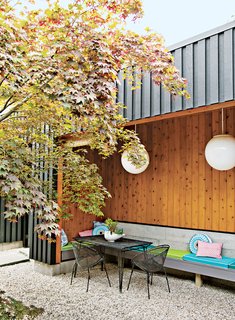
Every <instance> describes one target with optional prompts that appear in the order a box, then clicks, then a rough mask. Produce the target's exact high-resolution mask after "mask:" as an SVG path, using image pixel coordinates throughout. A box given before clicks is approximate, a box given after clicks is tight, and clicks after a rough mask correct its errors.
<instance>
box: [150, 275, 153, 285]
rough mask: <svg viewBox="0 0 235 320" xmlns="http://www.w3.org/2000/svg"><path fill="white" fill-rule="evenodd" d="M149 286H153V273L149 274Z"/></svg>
mask: <svg viewBox="0 0 235 320" xmlns="http://www.w3.org/2000/svg"><path fill="white" fill-rule="evenodd" d="M150 284H151V285H152V284H153V273H151V280H150Z"/></svg>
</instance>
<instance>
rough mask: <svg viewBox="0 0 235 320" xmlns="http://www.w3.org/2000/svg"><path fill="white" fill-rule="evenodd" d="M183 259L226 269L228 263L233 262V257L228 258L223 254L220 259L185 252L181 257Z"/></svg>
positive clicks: (234, 262)
mask: <svg viewBox="0 0 235 320" xmlns="http://www.w3.org/2000/svg"><path fill="white" fill-rule="evenodd" d="M183 260H185V261H191V262H198V263H204V264H208V265H211V266H215V267H219V268H225V269H228V267H229V266H230V265H232V264H235V258H229V257H225V256H223V257H222V259H217V258H209V257H197V256H196V255H195V254H193V253H191V254H186V255H185V256H184V257H183Z"/></svg>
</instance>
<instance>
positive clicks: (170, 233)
mask: <svg viewBox="0 0 235 320" xmlns="http://www.w3.org/2000/svg"><path fill="white" fill-rule="evenodd" d="M119 226H120V227H121V228H123V230H124V233H125V234H126V236H127V237H130V238H134V239H141V240H146V241H152V242H153V244H154V245H159V244H164V243H166V244H169V245H170V246H171V248H175V249H179V250H180V249H181V250H188V248H189V241H190V239H191V238H192V236H194V235H195V234H198V233H201V234H207V235H208V236H209V237H210V238H211V239H212V241H213V242H221V243H223V255H227V256H228V257H235V234H231V233H225V232H214V231H206V230H195V229H193V230H188V229H181V228H170V227H159V226H148V225H144V224H135V223H124V222H122V223H119Z"/></svg>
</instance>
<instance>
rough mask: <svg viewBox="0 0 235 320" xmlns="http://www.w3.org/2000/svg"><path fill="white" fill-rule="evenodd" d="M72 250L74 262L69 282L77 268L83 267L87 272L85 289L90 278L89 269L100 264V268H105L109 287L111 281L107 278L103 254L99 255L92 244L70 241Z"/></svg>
mask: <svg viewBox="0 0 235 320" xmlns="http://www.w3.org/2000/svg"><path fill="white" fill-rule="evenodd" d="M72 245H73V252H74V256H75V263H74V265H73V269H72V275H71V282H70V284H72V282H73V278H75V277H76V273H77V268H78V267H79V268H80V269H85V270H87V272H88V276H87V290H86V292H88V289H89V281H90V278H91V275H90V269H91V268H93V267H95V266H96V265H98V264H99V263H100V264H101V270H103V269H104V270H105V273H106V277H107V279H108V283H109V286H110V287H111V283H110V280H109V276H108V272H107V269H106V266H105V261H104V256H103V255H101V254H100V253H99V252H98V251H97V249H96V248H95V247H94V246H91V245H89V244H84V243H78V242H72Z"/></svg>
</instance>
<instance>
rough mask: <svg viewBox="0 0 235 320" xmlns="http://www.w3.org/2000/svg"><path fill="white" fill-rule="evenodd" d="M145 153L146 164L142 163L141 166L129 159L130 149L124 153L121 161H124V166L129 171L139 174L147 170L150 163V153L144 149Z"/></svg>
mask: <svg viewBox="0 0 235 320" xmlns="http://www.w3.org/2000/svg"><path fill="white" fill-rule="evenodd" d="M143 155H144V156H145V158H146V162H145V164H144V165H142V166H141V167H136V166H135V165H134V164H132V163H131V161H130V160H128V157H129V154H128V151H126V150H125V151H124V152H123V154H122V157H121V163H122V166H123V168H124V169H125V170H126V171H127V172H129V173H132V174H139V173H141V172H143V171H145V170H146V169H147V167H148V165H149V154H148V152H147V151H146V150H145V151H143Z"/></svg>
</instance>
